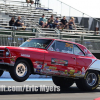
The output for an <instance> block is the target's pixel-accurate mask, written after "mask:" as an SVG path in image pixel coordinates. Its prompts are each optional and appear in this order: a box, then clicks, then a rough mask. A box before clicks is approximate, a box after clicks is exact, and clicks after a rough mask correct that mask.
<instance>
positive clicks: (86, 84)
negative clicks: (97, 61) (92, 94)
mask: <svg viewBox="0 0 100 100" xmlns="http://www.w3.org/2000/svg"><path fill="white" fill-rule="evenodd" d="M99 83H100V75H99V73H98V72H97V71H87V72H86V74H85V76H84V78H82V79H78V80H76V85H77V87H78V88H79V89H80V90H87V91H91V90H95V89H96V88H97V87H98V85H99Z"/></svg>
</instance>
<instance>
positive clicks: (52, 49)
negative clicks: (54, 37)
mask: <svg viewBox="0 0 100 100" xmlns="http://www.w3.org/2000/svg"><path fill="white" fill-rule="evenodd" d="M48 50H49V51H55V42H54V43H53V44H52V46H50V47H49V49H48Z"/></svg>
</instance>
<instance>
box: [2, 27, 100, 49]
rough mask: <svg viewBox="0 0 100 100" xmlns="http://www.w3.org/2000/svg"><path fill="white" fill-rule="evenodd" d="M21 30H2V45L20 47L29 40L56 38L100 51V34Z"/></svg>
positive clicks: (28, 28)
mask: <svg viewBox="0 0 100 100" xmlns="http://www.w3.org/2000/svg"><path fill="white" fill-rule="evenodd" d="M19 29H20V30H19ZM19 29H18V30H15V29H13V30H12V29H4V28H3V29H0V45H7V46H19V45H21V44H22V43H23V42H25V41H26V40H27V39H28V38H56V39H62V40H68V41H73V42H77V43H81V44H83V45H84V46H86V47H87V48H88V49H90V50H100V34H95V31H94V33H93V31H92V32H91V33H88V31H87V32H84V31H83V32H81V33H78V32H77V31H74V30H73V32H61V31H58V30H56V31H55V33H42V32H39V30H38V29H37V28H36V27H26V30H21V28H19ZM68 31H70V30H68ZM97 33H100V31H97Z"/></svg>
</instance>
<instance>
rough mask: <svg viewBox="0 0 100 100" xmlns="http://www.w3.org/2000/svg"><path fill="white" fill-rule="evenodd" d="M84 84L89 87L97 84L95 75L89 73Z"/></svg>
mask: <svg viewBox="0 0 100 100" xmlns="http://www.w3.org/2000/svg"><path fill="white" fill-rule="evenodd" d="M86 82H87V84H88V85H89V86H94V85H95V84H96V82H97V76H96V74H95V73H89V74H88V76H87V79H86Z"/></svg>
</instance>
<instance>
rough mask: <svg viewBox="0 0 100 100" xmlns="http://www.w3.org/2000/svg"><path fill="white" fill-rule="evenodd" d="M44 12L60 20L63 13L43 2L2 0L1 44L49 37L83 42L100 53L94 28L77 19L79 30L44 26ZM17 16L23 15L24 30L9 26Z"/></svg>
mask: <svg viewBox="0 0 100 100" xmlns="http://www.w3.org/2000/svg"><path fill="white" fill-rule="evenodd" d="M42 14H45V17H46V18H47V19H48V18H49V17H50V16H51V15H53V16H54V17H59V20H60V19H61V18H62V15H61V14H57V13H56V12H54V11H53V9H49V8H47V7H45V6H43V5H41V4H40V5H39V7H35V6H34V5H32V6H27V3H26V2H22V1H11V0H6V2H4V0H0V45H8V46H19V45H20V44H21V43H22V42H24V41H26V40H27V39H28V38H37V37H41V38H42V37H43V38H44V37H48V38H56V39H63V40H69V41H74V42H77V43H81V44H83V45H84V46H86V47H87V48H88V49H89V50H90V51H91V52H93V53H99V51H100V45H99V44H100V34H94V33H95V32H94V31H93V30H92V31H90V30H88V28H85V27H84V26H83V25H81V24H79V23H78V22H77V21H75V22H76V23H75V24H76V27H77V30H66V29H63V30H61V29H59V30H58V29H50V28H42V27H41V26H40V25H39V24H38V22H39V18H40V17H41V16H42ZM17 16H21V17H22V20H23V22H24V23H25V26H26V30H22V28H19V29H18V30H13V29H12V28H11V27H10V26H9V20H10V19H11V17H15V18H16V19H17ZM69 17H70V16H69ZM98 33H99V31H98ZM99 58H100V57H99Z"/></svg>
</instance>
